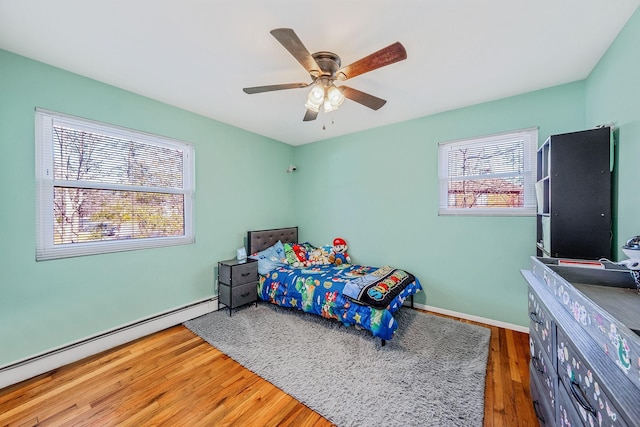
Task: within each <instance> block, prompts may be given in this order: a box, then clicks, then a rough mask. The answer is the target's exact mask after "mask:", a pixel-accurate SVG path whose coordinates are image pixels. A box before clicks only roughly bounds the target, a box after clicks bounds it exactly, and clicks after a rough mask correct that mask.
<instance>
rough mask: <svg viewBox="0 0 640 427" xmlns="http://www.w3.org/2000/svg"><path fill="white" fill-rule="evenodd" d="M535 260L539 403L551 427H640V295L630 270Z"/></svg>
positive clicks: (531, 277) (532, 289)
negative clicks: (591, 267)
mask: <svg viewBox="0 0 640 427" xmlns="http://www.w3.org/2000/svg"><path fill="white" fill-rule="evenodd" d="M606 267H607V268H606V269H604V270H600V269H587V268H582V267H574V266H565V265H558V260H557V259H555V258H538V257H532V260H531V270H523V271H522V274H523V276H524V278H525V279H526V281H527V282H528V285H529V292H528V308H529V317H530V319H531V322H530V331H529V336H530V338H529V344H530V350H531V363H530V366H529V371H530V384H531V399H532V404H533V407H534V410H535V412H536V415H537V416H538V419H539V421H540V425H544V426H556V425H557V426H569V425H571V426H583V425H584V426H640V337H639V336H638V335H637V334H636V333H634V330H635V331H638V330H640V295H639V294H638V292H637V289H636V286H635V282H634V281H633V278H632V277H631V275H630V274H629V272H628V270H624V269H622V268H621V267H618V266H616V265H615V264H608V265H607V266H606Z"/></svg>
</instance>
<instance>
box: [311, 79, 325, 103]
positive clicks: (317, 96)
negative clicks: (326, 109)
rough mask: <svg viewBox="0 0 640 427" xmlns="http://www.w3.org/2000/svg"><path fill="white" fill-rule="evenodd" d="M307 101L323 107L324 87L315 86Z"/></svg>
mask: <svg viewBox="0 0 640 427" xmlns="http://www.w3.org/2000/svg"><path fill="white" fill-rule="evenodd" d="M307 101H308V102H310V103H312V104H313V105H317V106H320V105H322V101H324V87H322V85H319V84H315V85H313V87H312V88H311V90H310V91H309V95H308V96H307Z"/></svg>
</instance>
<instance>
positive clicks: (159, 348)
mask: <svg viewBox="0 0 640 427" xmlns="http://www.w3.org/2000/svg"><path fill="white" fill-rule="evenodd" d="M445 317H447V316H445ZM462 321H464V322H468V323H475V322H471V321H466V320H462ZM483 326H487V325H483ZM488 327H489V328H490V329H491V348H490V353H489V361H488V366H487V379H486V387H485V413H484V425H485V426H487V427H490V426H496V427H498V426H509V427H517V426H536V425H538V422H537V419H536V417H535V414H534V412H533V409H532V405H531V403H530V396H529V370H528V363H529V336H528V335H527V334H525V333H521V332H515V331H511V330H507V329H502V328H498V327H493V326H488ZM7 425H8V426H60V425H69V426H89V425H90V426H148V425H171V426H200V425H202V426H296V427H297V426H331V425H332V424H331V423H330V422H329V421H327V420H326V419H324V418H323V417H321V416H320V415H319V414H317V413H315V412H313V411H312V410H311V409H309V408H307V407H306V406H304V405H303V404H302V403H300V402H298V401H297V400H295V399H293V398H292V397H290V396H288V395H287V394H285V393H284V392H282V391H280V390H279V389H277V388H276V387H275V386H273V385H272V384H270V383H268V382H267V381H265V380H263V379H261V378H260V377H258V376H257V375H255V374H253V373H252V372H250V371H249V370H247V369H245V368H243V367H242V366H241V365H239V364H237V363H236V362H234V361H233V360H232V359H230V358H229V357H227V356H226V355H224V354H222V353H221V352H220V351H218V350H217V349H215V348H213V347H211V346H210V345H209V344H207V343H206V342H204V341H203V340H202V339H201V338H199V337H198V336H196V335H194V334H193V333H192V332H191V331H189V330H188V329H186V328H185V327H184V326H181V325H180V326H174V327H172V328H169V329H166V330H164V331H161V332H158V333H155V334H153V335H150V336H148V337H144V338H141V339H139V340H137V341H134V342H132V343H129V344H125V345H123V346H120V347H117V348H115V349H111V350H108V351H106V352H103V353H101V354H98V355H95V356H92V357H89V358H87V359H84V360H82V361H79V362H76V363H73V364H71V365H68V366H64V367H62V368H59V369H56V370H54V371H51V372H49V373H46V374H43V375H40V376H38V377H35V378H32V379H30V380H27V381H24V382H22V383H19V384H15V385H12V386H9V387H7V388H4V389H2V390H0V426H7Z"/></svg>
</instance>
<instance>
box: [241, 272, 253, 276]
mask: <svg viewBox="0 0 640 427" xmlns="http://www.w3.org/2000/svg"><path fill="white" fill-rule="evenodd" d="M250 274H251V272H246V273H242V274H241V276H242V277H247V276H248V275H250Z"/></svg>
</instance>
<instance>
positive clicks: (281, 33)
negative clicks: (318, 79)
mask: <svg viewBox="0 0 640 427" xmlns="http://www.w3.org/2000/svg"><path fill="white" fill-rule="evenodd" d="M271 35H273V37H275V38H276V40H278V41H279V42H280V44H281V45H282V46H284V48H285V49H287V50H288V51H289V53H290V54H291V55H293V57H294V58H296V59H297V60H298V62H299V63H300V64H301V65H302V66H303V67H304V69H305V70H307V72H309V74H311V75H312V76H319V75H320V73H321V70H320V67H319V66H318V63H317V62H316V60H315V59H313V56H311V54H310V53H309V51H308V50H307V48H306V47H305V46H304V44H302V41H301V40H300V39H299V38H298V36H297V35H296V33H295V32H294V31H293V30H292V29H291V28H276V29H274V30H271Z"/></svg>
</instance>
